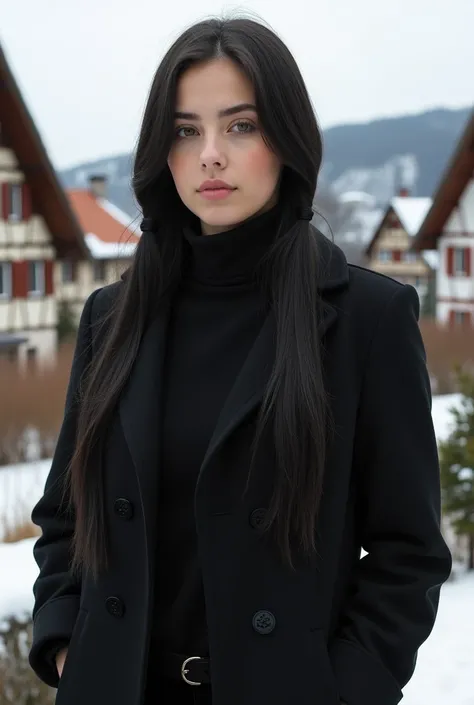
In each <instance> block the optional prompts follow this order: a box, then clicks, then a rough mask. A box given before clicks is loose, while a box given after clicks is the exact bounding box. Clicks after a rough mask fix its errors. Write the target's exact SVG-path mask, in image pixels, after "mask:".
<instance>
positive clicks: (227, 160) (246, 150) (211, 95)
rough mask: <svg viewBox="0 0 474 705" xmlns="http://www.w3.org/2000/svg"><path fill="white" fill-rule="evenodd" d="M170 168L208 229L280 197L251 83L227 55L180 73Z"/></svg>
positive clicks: (277, 172)
mask: <svg viewBox="0 0 474 705" xmlns="http://www.w3.org/2000/svg"><path fill="white" fill-rule="evenodd" d="M168 166H169V168H170V171H171V174H172V176H173V179H174V183H175V185H176V189H177V191H178V194H179V196H180V198H181V200H182V201H183V203H184V204H185V205H186V206H187V207H188V208H189V210H190V211H192V212H193V213H194V214H195V215H196V216H197V217H198V218H199V219H200V221H201V226H202V232H203V233H204V234H205V235H212V234H214V233H217V232H222V231H223V230H228V229H230V228H232V227H234V226H235V225H237V224H238V223H241V222H242V221H244V220H246V219H247V218H249V217H251V216H253V215H257V214H258V213H261V212H263V211H265V210H268V209H269V208H271V207H272V206H273V205H274V204H275V203H276V200H277V195H278V194H277V189H278V181H279V176H280V170H281V165H280V161H279V159H278V158H277V156H276V155H275V154H274V153H273V152H272V151H271V150H270V149H269V148H268V146H267V145H266V144H265V141H264V139H263V135H262V132H261V130H260V126H259V120H258V115H257V112H256V108H255V93H254V90H253V87H252V85H251V83H250V81H249V80H248V79H247V78H246V76H245V75H244V74H243V73H242V72H241V70H240V69H239V68H238V67H237V66H236V65H235V64H234V63H233V62H232V61H231V60H230V59H227V58H219V59H215V60H212V61H209V62H207V63H204V64H198V65H196V66H193V67H192V68H190V69H188V70H187V71H186V72H185V73H184V74H183V75H182V77H181V78H180V80H179V83H178V89H177V102H176V113H175V139H174V142H173V146H172V147H171V150H170V153H169V157H168ZM219 186H221V188H219Z"/></svg>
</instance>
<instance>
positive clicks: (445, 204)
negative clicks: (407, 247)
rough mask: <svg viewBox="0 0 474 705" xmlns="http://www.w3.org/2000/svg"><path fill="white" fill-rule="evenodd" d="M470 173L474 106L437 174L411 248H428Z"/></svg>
mask: <svg viewBox="0 0 474 705" xmlns="http://www.w3.org/2000/svg"><path fill="white" fill-rule="evenodd" d="M473 175H474V110H473V111H472V113H471V116H470V118H469V120H468V121H467V124H466V128H465V130H464V132H463V134H462V135H461V138H460V140H459V142H458V145H457V147H456V149H455V151H454V154H453V156H452V158H451V160H450V162H449V164H448V166H447V168H446V170H445V172H444V174H443V176H442V178H441V181H440V183H439V186H438V188H437V190H436V192H435V195H434V198H433V205H432V206H431V208H430V210H429V211H428V213H427V215H426V218H425V220H424V221H423V223H422V224H421V226H420V229H419V231H418V234H417V236H416V238H415V242H414V248H415V249H417V250H432V249H435V248H436V246H437V240H438V237H439V236H440V235H441V233H442V231H443V228H444V226H445V224H446V221H447V220H448V218H449V216H450V215H451V213H452V211H453V209H454V208H455V207H456V206H457V204H458V203H459V199H460V198H461V196H462V194H463V192H464V189H465V188H466V186H467V184H468V183H469V181H470V179H471V178H472V177H473Z"/></svg>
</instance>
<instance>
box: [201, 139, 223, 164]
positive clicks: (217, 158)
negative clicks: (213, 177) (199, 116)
mask: <svg viewBox="0 0 474 705" xmlns="http://www.w3.org/2000/svg"><path fill="white" fill-rule="evenodd" d="M226 163H227V159H226V157H225V154H224V152H223V150H222V148H221V147H220V146H219V144H218V143H217V141H216V140H215V139H209V140H207V141H206V144H205V145H204V147H203V150H202V152H201V165H202V167H203V168H206V169H208V168H210V167H213V166H215V167H218V168H220V169H222V168H223V167H224V166H225V165H226Z"/></svg>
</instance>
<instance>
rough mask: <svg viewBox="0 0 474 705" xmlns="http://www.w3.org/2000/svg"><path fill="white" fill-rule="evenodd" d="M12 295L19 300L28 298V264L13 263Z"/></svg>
mask: <svg viewBox="0 0 474 705" xmlns="http://www.w3.org/2000/svg"><path fill="white" fill-rule="evenodd" d="M12 293H13V297H14V298H17V299H25V298H26V297H27V296H28V262H24V261H23V262H13V263H12Z"/></svg>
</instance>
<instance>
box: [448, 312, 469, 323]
mask: <svg viewBox="0 0 474 705" xmlns="http://www.w3.org/2000/svg"><path fill="white" fill-rule="evenodd" d="M449 318H450V321H451V323H454V325H456V326H463V325H466V324H469V323H470V322H471V314H470V312H469V311H451V313H450V315H449Z"/></svg>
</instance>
